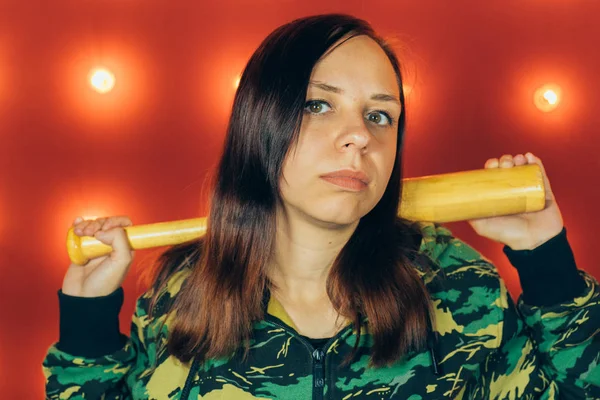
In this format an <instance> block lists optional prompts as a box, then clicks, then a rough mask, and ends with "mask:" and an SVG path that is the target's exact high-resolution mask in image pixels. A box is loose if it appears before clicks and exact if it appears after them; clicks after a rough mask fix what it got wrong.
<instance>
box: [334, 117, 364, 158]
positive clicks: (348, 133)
mask: <svg viewBox="0 0 600 400" xmlns="http://www.w3.org/2000/svg"><path fill="white" fill-rule="evenodd" d="M370 141H371V132H369V130H368V129H367V127H366V126H365V123H364V121H361V122H360V123H354V124H352V125H351V126H349V127H348V128H347V129H346V130H345V131H344V132H343V133H342V134H341V135H340V136H339V137H338V140H337V146H336V147H337V148H338V149H339V150H341V151H346V150H358V151H361V152H364V151H366V150H367V147H368V145H369V143H370Z"/></svg>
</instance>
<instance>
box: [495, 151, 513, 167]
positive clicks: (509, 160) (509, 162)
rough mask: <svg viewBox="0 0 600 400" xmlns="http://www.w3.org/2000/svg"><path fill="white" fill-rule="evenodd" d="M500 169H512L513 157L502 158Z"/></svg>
mask: <svg viewBox="0 0 600 400" xmlns="http://www.w3.org/2000/svg"><path fill="white" fill-rule="evenodd" d="M499 164H500V168H510V167H513V166H514V161H513V157H512V156H511V155H510V154H504V155H503V156H502V157H500V161H499Z"/></svg>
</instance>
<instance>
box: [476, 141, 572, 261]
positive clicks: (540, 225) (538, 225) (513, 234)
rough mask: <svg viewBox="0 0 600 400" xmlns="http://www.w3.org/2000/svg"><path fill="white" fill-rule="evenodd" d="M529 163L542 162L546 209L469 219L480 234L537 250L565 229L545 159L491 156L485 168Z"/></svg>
mask: <svg viewBox="0 0 600 400" xmlns="http://www.w3.org/2000/svg"><path fill="white" fill-rule="evenodd" d="M525 164H538V165H539V166H540V168H541V170H542V174H543V176H544V187H545V192H546V205H545V207H544V209H543V210H540V211H535V212H528V213H521V214H516V215H507V216H500V217H491V218H480V219H473V220H469V221H467V222H468V223H469V224H470V225H471V226H472V227H473V229H474V230H475V232H477V233H478V234H479V235H481V236H483V237H486V238H488V239H492V240H494V241H497V242H500V243H503V244H505V245H507V246H508V247H510V248H511V249H513V250H533V249H534V248H536V247H538V246H540V245H541V244H543V243H544V242H546V241H548V240H549V239H552V238H553V237H554V236H556V235H558V234H559V233H560V232H561V231H562V229H563V218H562V215H561V213H560V210H559V209H558V205H557V204H556V200H555V198H554V194H553V193H552V189H551V188H550V182H549V181H548V176H547V175H546V171H545V169H544V166H543V165H542V161H541V160H540V159H539V158H537V157H536V156H534V155H533V154H531V153H526V154H525V155H523V154H518V155H516V156H514V157H513V156H511V155H508V154H505V155H503V156H502V157H500V159H497V158H490V159H488V160H487V161H486V163H485V168H512V167H514V166H519V165H525Z"/></svg>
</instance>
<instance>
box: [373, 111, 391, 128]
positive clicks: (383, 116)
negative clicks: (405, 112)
mask: <svg viewBox="0 0 600 400" xmlns="http://www.w3.org/2000/svg"><path fill="white" fill-rule="evenodd" d="M367 119H368V120H369V122H373V123H374V124H377V125H393V123H394V121H393V119H392V118H391V117H390V116H389V115H388V114H387V113H384V112H382V111H375V112H372V113H370V114H369V115H367Z"/></svg>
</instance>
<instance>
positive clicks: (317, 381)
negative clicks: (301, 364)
mask: <svg viewBox="0 0 600 400" xmlns="http://www.w3.org/2000/svg"><path fill="white" fill-rule="evenodd" d="M311 347H312V346H311ZM312 358H313V399H315V400H323V391H324V390H325V352H324V351H323V350H322V349H315V350H314V351H313V353H312Z"/></svg>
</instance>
